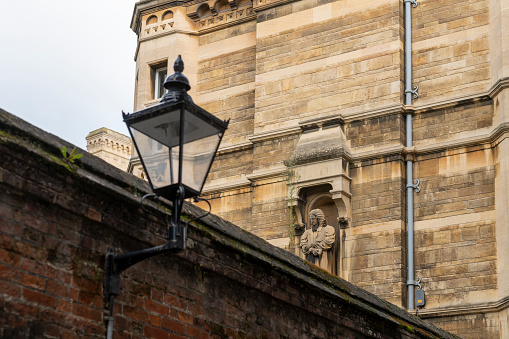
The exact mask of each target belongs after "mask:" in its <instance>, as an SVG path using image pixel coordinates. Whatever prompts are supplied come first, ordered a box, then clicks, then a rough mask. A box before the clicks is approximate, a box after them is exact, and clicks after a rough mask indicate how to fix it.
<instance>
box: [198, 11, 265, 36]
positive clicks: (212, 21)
mask: <svg viewBox="0 0 509 339" xmlns="http://www.w3.org/2000/svg"><path fill="white" fill-rule="evenodd" d="M252 20H256V14H255V12H254V11H253V8H252V7H241V8H238V9H236V10H233V11H231V12H226V13H218V14H217V15H214V16H212V17H207V18H204V19H203V20H199V21H198V22H196V27H197V29H198V32H199V33H200V34H205V33H210V32H214V31H217V30H220V29H224V28H226V27H231V26H235V25H238V24H241V23H244V22H247V21H252Z"/></svg>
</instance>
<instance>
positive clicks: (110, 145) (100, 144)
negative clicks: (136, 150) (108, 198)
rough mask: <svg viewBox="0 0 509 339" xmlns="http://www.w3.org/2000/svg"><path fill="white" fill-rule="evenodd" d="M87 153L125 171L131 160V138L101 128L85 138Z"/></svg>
mask: <svg viewBox="0 0 509 339" xmlns="http://www.w3.org/2000/svg"><path fill="white" fill-rule="evenodd" d="M86 140H87V151H88V152H89V153H90V154H93V155H95V156H96V157H99V158H101V159H103V160H104V161H106V162H107V163H109V164H110V165H113V166H115V167H116V168H120V169H121V170H124V171H126V170H127V169H128V168H127V166H128V165H129V160H130V158H131V152H132V143H131V138H129V137H128V136H125V135H123V134H121V133H118V132H115V131H113V130H111V129H109V128H106V127H101V128H99V129H96V130H94V131H92V132H90V133H88V135H87V137H86Z"/></svg>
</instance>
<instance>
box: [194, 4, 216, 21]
mask: <svg viewBox="0 0 509 339" xmlns="http://www.w3.org/2000/svg"><path fill="white" fill-rule="evenodd" d="M196 13H197V14H198V17H199V18H200V19H203V18H206V17H208V16H211V15H212V11H211V10H210V7H209V5H208V4H203V5H201V6H200V7H198V10H197V11H196Z"/></svg>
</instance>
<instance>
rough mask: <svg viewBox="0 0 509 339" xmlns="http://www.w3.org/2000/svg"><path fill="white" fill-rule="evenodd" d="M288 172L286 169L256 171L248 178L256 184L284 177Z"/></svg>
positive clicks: (247, 176)
mask: <svg viewBox="0 0 509 339" xmlns="http://www.w3.org/2000/svg"><path fill="white" fill-rule="evenodd" d="M286 172H287V168H286V167H277V168H270V169H264V170H258V171H254V172H253V173H251V174H247V175H246V178H247V179H248V180H249V181H251V182H254V181H257V180H262V179H270V178H277V177H283V176H285V175H286Z"/></svg>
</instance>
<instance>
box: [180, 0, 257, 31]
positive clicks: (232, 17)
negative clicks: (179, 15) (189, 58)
mask: <svg viewBox="0 0 509 339" xmlns="http://www.w3.org/2000/svg"><path fill="white" fill-rule="evenodd" d="M186 14H187V16H188V17H189V18H190V19H192V20H194V21H196V28H197V30H198V31H200V32H207V31H211V30H216V29H220V28H224V27H227V26H231V25H236V24H239V23H242V22H245V21H249V20H253V19H255V18H256V14H255V13H254V10H253V5H252V2H251V0H248V1H235V0H229V1H227V0H222V1H214V0H211V1H207V2H201V3H197V4H192V5H190V6H189V7H187V8H186Z"/></svg>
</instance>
